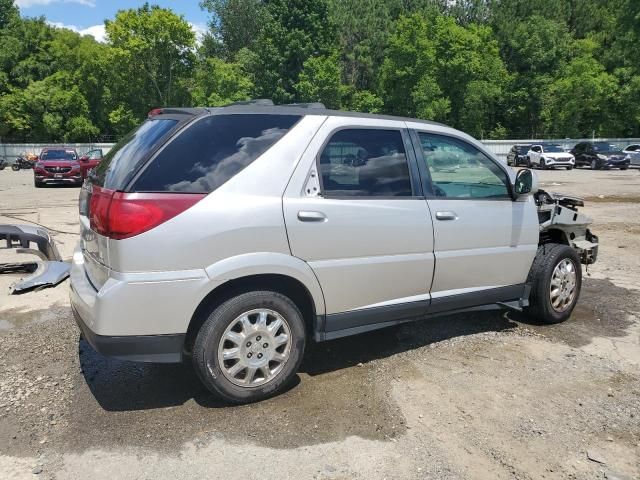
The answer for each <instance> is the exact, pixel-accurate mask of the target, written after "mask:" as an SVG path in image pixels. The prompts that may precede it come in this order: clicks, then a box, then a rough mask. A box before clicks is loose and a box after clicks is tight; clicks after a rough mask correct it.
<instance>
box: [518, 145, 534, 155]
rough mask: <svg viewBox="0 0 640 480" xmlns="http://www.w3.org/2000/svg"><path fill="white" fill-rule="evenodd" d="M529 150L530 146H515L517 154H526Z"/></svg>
mask: <svg viewBox="0 0 640 480" xmlns="http://www.w3.org/2000/svg"><path fill="white" fill-rule="evenodd" d="M530 148H531V145H516V151H517V152H518V153H527V152H528V151H529V149H530Z"/></svg>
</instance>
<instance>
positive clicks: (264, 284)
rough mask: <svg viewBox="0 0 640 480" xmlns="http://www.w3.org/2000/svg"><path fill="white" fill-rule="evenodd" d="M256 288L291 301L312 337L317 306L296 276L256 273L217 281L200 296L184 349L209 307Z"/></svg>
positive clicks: (211, 309) (202, 321)
mask: <svg viewBox="0 0 640 480" xmlns="http://www.w3.org/2000/svg"><path fill="white" fill-rule="evenodd" d="M258 290H262V291H264V290H266V291H272V292H275V293H279V294H281V295H284V296H285V297H287V298H289V299H290V300H291V301H293V303H294V304H295V305H296V306H297V307H298V309H299V310H300V312H301V313H302V316H303V318H304V323H305V329H306V334H307V337H313V334H314V330H315V328H316V323H315V322H316V315H317V311H318V309H317V307H316V304H315V301H314V299H313V296H312V295H311V293H310V292H309V290H308V288H307V287H306V286H305V285H304V284H303V283H302V282H301V281H300V280H298V279H296V278H293V277H291V276H288V275H282V274H257V275H249V276H245V277H239V278H234V279H232V280H229V281H227V282H225V283H223V284H221V285H218V286H217V287H216V288H214V289H213V290H212V291H210V292H209V293H208V294H207V295H206V296H205V297H204V298H203V299H202V301H201V302H200V304H199V305H198V307H197V308H196V310H195V312H194V313H193V315H192V317H191V321H190V322H189V327H188V329H187V335H186V338H185V343H184V350H185V353H186V354H187V355H188V354H190V353H191V351H192V349H193V344H194V342H195V339H196V337H197V335H198V332H199V331H200V328H201V327H202V325H203V324H204V322H205V321H206V320H207V318H208V316H209V314H210V313H211V312H212V311H213V310H215V309H216V308H217V307H218V306H220V305H222V304H223V303H224V302H226V301H227V300H229V299H231V298H233V297H236V296H238V295H241V294H243V293H248V292H252V291H258Z"/></svg>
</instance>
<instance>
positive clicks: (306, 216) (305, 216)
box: [298, 210, 327, 222]
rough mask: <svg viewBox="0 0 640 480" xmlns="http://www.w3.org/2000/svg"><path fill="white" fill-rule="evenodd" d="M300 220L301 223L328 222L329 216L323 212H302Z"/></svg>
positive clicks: (299, 214) (299, 215)
mask: <svg viewBox="0 0 640 480" xmlns="http://www.w3.org/2000/svg"><path fill="white" fill-rule="evenodd" d="M298 220H300V221H301V222H326V221H327V216H326V215H325V214H324V213H322V212H314V211H307V210H300V211H299V212H298Z"/></svg>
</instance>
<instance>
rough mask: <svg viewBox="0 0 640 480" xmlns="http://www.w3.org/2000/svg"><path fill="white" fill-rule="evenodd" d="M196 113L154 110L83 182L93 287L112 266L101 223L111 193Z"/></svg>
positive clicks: (83, 229)
mask: <svg viewBox="0 0 640 480" xmlns="http://www.w3.org/2000/svg"><path fill="white" fill-rule="evenodd" d="M204 111H205V110H203V112H204ZM197 113H199V112H193V113H191V112H189V113H187V112H184V113H183V112H168V113H166V114H164V113H162V112H160V111H156V112H154V115H150V117H149V119H148V120H147V121H145V122H144V123H143V124H142V125H140V126H139V127H138V128H136V129H135V130H134V131H133V132H131V133H129V134H128V135H126V136H125V137H124V138H123V139H122V140H120V142H118V143H117V144H116V145H115V146H114V147H113V148H112V149H111V150H110V151H109V153H107V155H106V156H105V157H104V158H103V160H102V161H101V162H100V164H99V165H98V167H97V168H96V169H95V170H93V171H92V172H91V174H90V175H89V176H88V178H87V180H86V182H85V183H84V185H83V187H82V190H81V192H80V204H79V207H80V247H81V249H82V254H83V256H84V264H85V270H86V272H87V276H88V278H89V281H90V282H91V283H92V284H93V286H94V287H95V288H96V290H99V289H100V288H101V287H102V285H104V283H105V282H106V281H107V279H108V277H109V270H110V266H111V262H110V258H109V242H110V240H111V239H110V238H109V236H108V233H107V232H106V231H105V230H104V228H103V227H104V226H103V225H100V218H103V217H104V215H106V214H107V213H108V209H109V207H110V197H111V195H112V193H113V192H116V191H124V190H126V188H127V185H128V184H129V183H130V181H131V179H132V178H133V177H134V176H135V175H136V173H137V172H138V171H139V170H140V169H141V168H142V167H143V166H144V165H145V163H146V162H147V161H148V160H149V159H150V158H151V157H152V156H153V154H154V153H155V152H156V151H157V150H158V149H159V148H161V147H162V145H163V144H164V143H165V142H166V141H167V140H168V139H169V138H170V137H171V135H172V134H173V133H174V132H176V131H177V130H179V129H180V128H181V127H182V126H184V125H185V124H187V123H188V122H189V121H190V120H192V119H193V118H195V116H196V115H197Z"/></svg>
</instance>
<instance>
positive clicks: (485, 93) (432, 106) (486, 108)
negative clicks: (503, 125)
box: [381, 13, 509, 136]
mask: <svg viewBox="0 0 640 480" xmlns="http://www.w3.org/2000/svg"><path fill="white" fill-rule="evenodd" d="M508 81H509V76H508V73H507V70H506V68H505V65H504V63H503V62H502V60H501V59H500V55H499V50H498V44H497V42H496V41H495V40H494V39H493V35H492V31H491V29H490V28H488V27H484V26H478V25H475V24H471V25H469V26H468V27H467V28H465V27H462V26H460V25H457V24H456V23H455V21H454V20H453V19H452V18H451V17H446V16H443V15H439V14H437V13H429V14H428V16H427V15H425V14H422V13H415V14H413V15H411V16H409V17H401V18H400V19H399V20H398V22H397V23H396V26H395V28H394V30H393V32H392V34H391V37H390V39H389V47H388V49H387V53H386V56H385V60H384V63H383V65H382V72H381V88H382V93H383V98H384V101H385V107H386V108H387V110H388V111H390V112H392V113H396V114H399V115H407V116H418V117H420V118H426V119H433V120H439V121H444V122H447V123H450V124H452V125H454V126H456V127H458V128H461V129H463V130H466V131H468V132H469V133H471V134H473V135H476V136H482V135H483V134H486V133H488V132H489V131H490V130H492V129H493V128H494V127H495V125H496V123H497V121H498V117H499V115H498V112H499V102H500V99H501V96H502V93H503V91H504V88H505V86H506V84H507V83H508Z"/></svg>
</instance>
